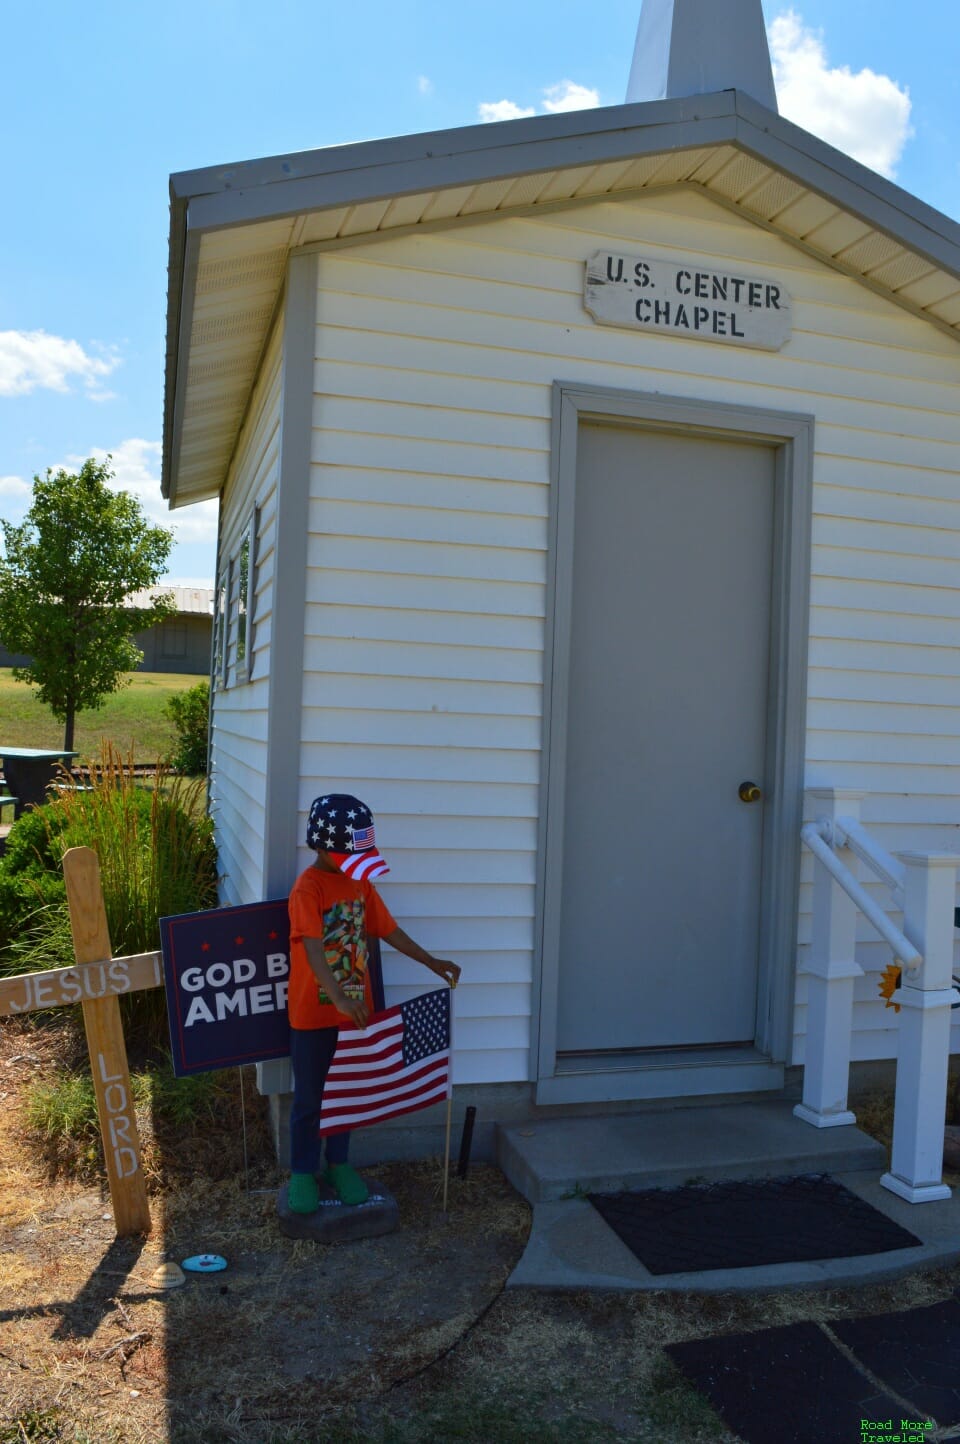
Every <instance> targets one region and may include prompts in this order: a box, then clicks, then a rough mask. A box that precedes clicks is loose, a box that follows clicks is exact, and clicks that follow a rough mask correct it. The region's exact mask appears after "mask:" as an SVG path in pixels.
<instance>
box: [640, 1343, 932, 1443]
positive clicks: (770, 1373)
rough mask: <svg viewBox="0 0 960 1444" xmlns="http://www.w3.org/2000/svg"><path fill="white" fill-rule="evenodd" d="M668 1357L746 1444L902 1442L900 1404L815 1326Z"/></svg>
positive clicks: (685, 1347) (681, 1347)
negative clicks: (880, 1438) (886, 1437)
mask: <svg viewBox="0 0 960 1444" xmlns="http://www.w3.org/2000/svg"><path fill="white" fill-rule="evenodd" d="M666 1352H667V1354H668V1355H669V1357H670V1358H671V1359H672V1360H673V1362H674V1363H675V1364H676V1365H677V1367H678V1368H679V1369H680V1370H681V1371H682V1372H683V1374H684V1375H685V1376H686V1378H687V1379H689V1380H690V1382H691V1383H692V1384H693V1385H694V1387H695V1388H696V1389H698V1390H699V1391H700V1393H701V1394H703V1395H704V1396H705V1397H706V1398H707V1399H708V1400H709V1401H710V1404H711V1405H712V1407H713V1408H714V1409H715V1410H716V1412H717V1413H718V1414H719V1415H720V1417H721V1418H722V1419H723V1421H724V1423H725V1424H727V1425H728V1426H729V1427H730V1428H731V1429H732V1430H733V1431H734V1433H736V1434H739V1435H740V1437H741V1439H743V1440H745V1441H746V1444H860V1441H861V1440H862V1439H868V1438H870V1437H871V1436H872V1435H873V1434H875V1433H879V1434H881V1435H882V1434H884V1433H891V1434H893V1436H894V1437H901V1431H900V1421H901V1418H902V1417H904V1410H903V1408H902V1406H901V1404H900V1403H899V1402H898V1401H897V1400H896V1399H894V1398H892V1397H891V1396H890V1395H889V1394H887V1393H885V1392H884V1391H883V1390H880V1389H878V1388H877V1387H876V1385H875V1384H873V1383H871V1381H870V1380H869V1379H868V1378H866V1377H865V1376H864V1375H863V1374H862V1373H861V1372H860V1370H859V1369H857V1368H856V1367H855V1366H854V1365H853V1364H852V1363H851V1362H850V1361H849V1360H848V1359H846V1358H844V1356H843V1354H841V1353H840V1351H839V1349H837V1348H836V1347H835V1346H834V1345H833V1344H832V1343H831V1342H830V1340H829V1339H828V1338H827V1336H826V1334H824V1333H823V1332H822V1331H821V1329H819V1328H818V1327H817V1325H816V1324H814V1323H802V1324H790V1325H788V1326H787V1327H785V1328H782V1329H763V1330H761V1331H760V1332H758V1333H754V1334H725V1335H721V1336H719V1337H714V1338H711V1339H691V1340H690V1341H688V1342H686V1343H682V1344H668V1345H667V1348H666ZM924 1422H926V1421H924ZM867 1425H877V1426H878V1427H877V1429H868V1428H866V1426H867ZM903 1437H908V1438H909V1437H919V1438H922V1439H926V1437H927V1435H926V1434H925V1433H923V1432H922V1431H921V1433H920V1434H919V1436H917V1435H914V1434H911V1433H908V1434H907V1435H905V1436H903Z"/></svg>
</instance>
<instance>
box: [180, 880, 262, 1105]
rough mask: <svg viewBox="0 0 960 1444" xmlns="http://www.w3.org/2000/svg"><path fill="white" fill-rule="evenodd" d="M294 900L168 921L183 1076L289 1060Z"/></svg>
mask: <svg viewBox="0 0 960 1444" xmlns="http://www.w3.org/2000/svg"><path fill="white" fill-rule="evenodd" d="M289 939H290V921H289V915H288V913H287V900H286V898H281V899H280V900H278V901H276V902H259V903H247V904H246V905H245V906H242V907H235V908H215V909H213V910H211V911H210V912H202V913H185V914H184V915H183V916H181V917H172V918H161V920H160V942H161V948H162V951H163V970H164V977H165V981H166V991H167V1017H168V1021H169V1023H170V1045H171V1051H172V1054H173V1071H174V1073H175V1074H176V1075H177V1077H178V1078H179V1077H183V1076H184V1075H185V1074H188V1073H203V1072H206V1071H208V1070H209V1069H211V1068H228V1067H231V1066H236V1065H237V1064H240V1063H264V1062H266V1061H267V1060H268V1059H270V1058H286V1057H288V1055H289V1053H290V1030H289V1024H288V1022H287V986H288V981H289V974H290V941H289Z"/></svg>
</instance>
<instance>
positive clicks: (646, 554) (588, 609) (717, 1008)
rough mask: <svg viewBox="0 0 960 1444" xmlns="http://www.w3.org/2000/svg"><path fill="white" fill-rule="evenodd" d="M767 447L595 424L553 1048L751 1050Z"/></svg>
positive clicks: (582, 553) (766, 595)
mask: <svg viewBox="0 0 960 1444" xmlns="http://www.w3.org/2000/svg"><path fill="white" fill-rule="evenodd" d="M774 476H775V462H774V449H773V447H771V446H769V445H763V444H753V443H750V442H743V441H727V440H721V439H714V438H712V437H704V436H701V435H693V434H682V433H668V432H658V431H651V430H647V429H643V428H631V427H628V426H614V425H606V424H604V425H601V424H582V425H581V428H580V433H579V443H578V460H577V482H576V506H575V518H574V556H573V576H572V587H573V596H572V614H573V620H572V629H571V648H570V661H569V665H570V674H569V702H568V712H567V756H566V788H565V801H564V817H563V889H562V898H561V903H560V907H561V927H560V978H559V999H558V1038H557V1042H558V1051H559V1052H561V1053H576V1052H585V1053H590V1052H603V1051H618V1052H619V1051H624V1050H633V1049H664V1048H677V1047H688V1046H692V1045H700V1046H705V1045H715V1044H725V1043H742V1042H748V1041H752V1040H753V1038H754V1034H755V1028H756V1007H757V976H758V941H759V917H760V900H761V887H762V879H761V875H760V873H761V852H762V832H763V820H764V804H763V801H762V800H761V801H759V802H754V803H752V804H748V803H745V802H743V801H741V799H740V797H739V795H738V790H739V788H740V785H741V784H742V783H743V782H747V781H750V782H756V783H757V784H759V786H760V788H761V789H763V788H765V787H766V784H767V776H766V768H765V748H766V713H767V689H768V671H769V652H770V589H771V552H772V542H773V502H774Z"/></svg>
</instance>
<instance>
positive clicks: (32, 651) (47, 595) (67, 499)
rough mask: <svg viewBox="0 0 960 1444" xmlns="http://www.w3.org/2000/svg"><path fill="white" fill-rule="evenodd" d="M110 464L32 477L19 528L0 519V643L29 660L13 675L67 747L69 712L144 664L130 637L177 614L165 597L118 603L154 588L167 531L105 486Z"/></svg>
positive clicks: (96, 699)
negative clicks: (0, 552)
mask: <svg viewBox="0 0 960 1444" xmlns="http://www.w3.org/2000/svg"><path fill="white" fill-rule="evenodd" d="M110 460H111V458H110V457H107V460H106V461H104V462H98V461H94V460H93V459H92V458H91V459H90V460H88V461H85V462H84V463H83V465H82V466H81V468H80V470H79V471H78V472H77V473H76V475H73V474H72V473H70V472H66V471H63V470H60V471H58V472H57V473H56V475H54V474H53V472H52V471H50V470H48V471H47V474H46V476H45V477H39V476H35V477H34V479H33V504H32V506H31V507H30V510H29V511H28V512H27V515H26V518H25V520H24V521H23V523H22V524H21V525H20V526H15V525H13V524H12V523H10V522H6V521H3V522H0V526H2V528H3V539H4V547H5V552H6V555H5V556H4V557H3V558H0V637H2V638H3V641H4V643H5V645H6V646H7V647H8V648H9V649H10V650H11V651H13V652H25V653H27V654H28V655H29V656H30V658H31V662H30V665H29V666H27V667H15V668H14V673H13V675H14V676H15V677H16V678H17V680H18V681H21V682H30V683H32V684H33V686H34V688H35V690H36V694H37V696H38V697H39V699H40V701H41V702H43V703H44V704H45V705H46V706H48V707H49V708H50V710H51V712H52V713H53V715H54V716H55V717H56V718H57V720H58V721H60V722H62V723H63V724H64V739H63V745H64V749H65V750H70V749H72V747H73V730H74V721H75V718H76V714H77V712H78V711H79V710H80V709H81V708H86V707H99V706H100V705H101V704H102V702H103V700H104V698H105V697H107V696H108V695H109V694H110V693H111V692H115V691H117V689H118V688H119V687H120V686H121V685H122V683H123V680H124V673H126V672H132V671H133V670H134V669H135V668H136V667H137V665H138V663H139V662H140V661H141V660H142V658H143V653H142V652H141V651H139V650H138V648H137V647H136V646H135V645H134V642H133V635H132V634H133V633H134V632H139V631H141V630H142V629H143V628H144V627H150V626H152V625H153V624H154V623H155V622H159V621H161V620H162V619H163V618H164V617H166V616H169V615H170V614H171V612H173V611H175V607H174V605H173V601H172V599H171V598H169V597H166V596H161V597H158V598H156V599H155V600H154V601H153V602H152V603H151V604H150V605H149V606H146V607H129V606H125V605H124V602H125V598H126V597H127V596H129V594H130V593H131V592H137V591H141V590H142V589H144V588H146V587H152V586H155V585H156V583H157V581H158V579H159V578H160V576H161V575H162V573H163V571H164V569H165V567H166V563H167V558H168V557H169V555H170V546H171V543H172V540H173V534H172V532H170V531H168V530H167V529H166V528H165V527H160V526H150V525H149V524H148V522H147V520H146V519H145V517H144V516H143V513H142V511H141V509H140V503H139V502H138V501H137V499H136V498H135V497H133V496H130V495H129V494H128V493H126V492H122V491H121V492H117V491H111V490H110V488H109V486H108V485H107V482H108V481H109V480H110V478H111V477H112V475H113V473H112V471H111V470H110V466H109V463H110Z"/></svg>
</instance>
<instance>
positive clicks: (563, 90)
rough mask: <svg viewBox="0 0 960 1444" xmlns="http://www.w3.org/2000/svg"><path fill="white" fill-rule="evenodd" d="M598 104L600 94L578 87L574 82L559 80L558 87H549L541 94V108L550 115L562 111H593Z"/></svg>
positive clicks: (596, 91) (581, 86)
mask: <svg viewBox="0 0 960 1444" xmlns="http://www.w3.org/2000/svg"><path fill="white" fill-rule="evenodd" d="M599 104H600V92H599V91H598V90H590V89H589V87H588V86H586V85H578V84H577V83H576V81H575V80H561V82H560V84H559V85H549V86H547V89H546V90H545V91H544V92H543V108H544V110H546V111H549V113H550V114H551V115H557V114H559V112H560V111H562V110H595V109H596V107H597V106H598V105H599Z"/></svg>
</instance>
